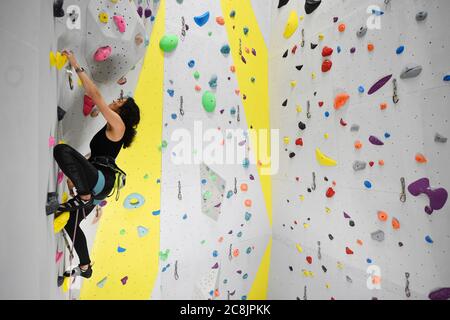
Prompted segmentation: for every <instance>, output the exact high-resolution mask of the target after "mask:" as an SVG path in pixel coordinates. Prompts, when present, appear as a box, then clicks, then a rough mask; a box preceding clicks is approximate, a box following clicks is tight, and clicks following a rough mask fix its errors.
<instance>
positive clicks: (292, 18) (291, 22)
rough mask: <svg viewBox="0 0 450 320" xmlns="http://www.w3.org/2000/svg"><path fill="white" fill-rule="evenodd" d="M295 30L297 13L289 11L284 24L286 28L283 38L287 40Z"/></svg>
mask: <svg viewBox="0 0 450 320" xmlns="http://www.w3.org/2000/svg"><path fill="white" fill-rule="evenodd" d="M297 28H298V15H297V12H296V11H295V10H293V11H291V14H290V15H289V19H288V21H287V23H286V28H285V29H284V34H283V36H284V37H285V38H286V39H289V38H290V37H292V35H293V34H294V33H295V31H296V30H297Z"/></svg>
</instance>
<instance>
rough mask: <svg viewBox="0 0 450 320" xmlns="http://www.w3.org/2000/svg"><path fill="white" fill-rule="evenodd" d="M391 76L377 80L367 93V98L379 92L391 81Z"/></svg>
mask: <svg viewBox="0 0 450 320" xmlns="http://www.w3.org/2000/svg"><path fill="white" fill-rule="evenodd" d="M391 78H392V74H391V75H388V76H386V77H384V78H382V79H380V80H378V81H377V82H376V83H375V84H374V85H373V86H372V88H370V90H369V92H368V93H367V94H368V95H369V96H370V95H372V94H374V93H375V92H377V91H378V90H380V89H381V88H382V87H383V86H384V85H385V84H386V83H387V82H388V81H389V80H391Z"/></svg>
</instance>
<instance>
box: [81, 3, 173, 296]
mask: <svg viewBox="0 0 450 320" xmlns="http://www.w3.org/2000/svg"><path fill="white" fill-rule="evenodd" d="M164 2H165V1H164V0H162V1H161V4H160V7H159V11H158V14H157V18H156V21H155V25H154V28H153V31H152V35H151V40H150V45H149V47H148V49H147V53H146V56H145V60H144V65H143V68H142V71H141V74H140V78H139V81H138V84H137V88H136V92H135V96H134V98H135V100H136V102H137V104H138V105H139V107H140V109H141V122H140V125H139V128H138V135H137V137H136V140H135V142H134V144H133V145H132V147H131V148H129V149H124V150H122V151H121V153H120V155H119V157H118V159H117V161H118V165H119V167H121V168H122V169H123V170H124V171H126V173H127V185H126V187H125V188H124V189H122V190H121V192H120V199H119V201H117V202H115V201H114V199H113V198H112V197H111V198H108V202H109V203H108V205H107V207H106V208H104V210H103V211H104V212H103V216H102V218H101V220H100V223H99V227H98V231H97V235H96V239H95V243H94V248H93V250H92V253H91V260H92V261H93V263H94V266H93V270H94V273H93V276H92V278H91V279H88V280H84V283H83V286H82V290H81V295H80V298H81V299H149V298H150V295H151V293H152V291H153V287H154V285H155V281H156V279H157V276H158V271H159V270H158V269H159V268H158V266H159V264H158V263H159V261H158V253H159V240H160V218H159V215H154V214H153V213H154V212H155V211H158V210H159V209H160V184H159V183H158V182H157V181H158V179H160V176H161V152H160V151H159V149H158V146H159V145H160V143H161V139H162V111H163V110H162V108H163V78H164V55H163V54H162V52H161V50H160V49H159V39H160V38H161V37H162V36H163V34H164V29H165V3H164ZM131 193H139V194H141V195H142V196H143V197H144V198H145V203H144V205H143V206H141V207H139V208H137V209H126V208H124V206H123V203H124V200H125V198H126V197H127V196H128V195H129V194H131ZM155 214H156V213H155ZM138 227H144V228H146V229H148V233H147V234H146V235H144V236H142V234H141V236H139V234H138ZM119 246H120V247H121V248H124V249H126V250H125V251H124V252H122V253H119V252H118V247H119ZM126 277H127V278H126ZM105 278H106V280H105V281H103V282H102V280H104V279H105ZM125 280H126V281H125ZM123 282H125V284H123ZM102 284H103V287H101V286H102Z"/></svg>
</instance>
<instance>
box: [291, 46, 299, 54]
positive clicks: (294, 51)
mask: <svg viewBox="0 0 450 320" xmlns="http://www.w3.org/2000/svg"><path fill="white" fill-rule="evenodd" d="M297 48H298V46H297V45H295V46H294V47H293V48H292V54H295V53H296V52H297Z"/></svg>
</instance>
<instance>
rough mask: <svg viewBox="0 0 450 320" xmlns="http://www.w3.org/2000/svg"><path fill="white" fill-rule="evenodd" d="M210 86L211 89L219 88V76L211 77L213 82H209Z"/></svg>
mask: <svg viewBox="0 0 450 320" xmlns="http://www.w3.org/2000/svg"><path fill="white" fill-rule="evenodd" d="M209 86H210V87H211V89H215V88H217V76H216V75H213V76H212V77H211V80H209Z"/></svg>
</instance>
